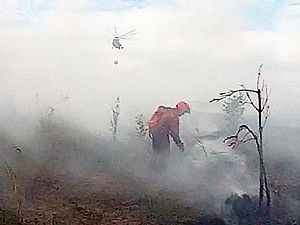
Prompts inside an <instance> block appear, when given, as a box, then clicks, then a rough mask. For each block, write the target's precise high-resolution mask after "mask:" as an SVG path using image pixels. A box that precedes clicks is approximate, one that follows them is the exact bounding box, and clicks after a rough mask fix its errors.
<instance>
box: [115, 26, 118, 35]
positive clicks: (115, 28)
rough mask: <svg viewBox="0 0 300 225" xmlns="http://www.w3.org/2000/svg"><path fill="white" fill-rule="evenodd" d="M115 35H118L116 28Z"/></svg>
mask: <svg viewBox="0 0 300 225" xmlns="http://www.w3.org/2000/svg"><path fill="white" fill-rule="evenodd" d="M115 35H116V36H117V35H118V33H117V28H116V27H115Z"/></svg>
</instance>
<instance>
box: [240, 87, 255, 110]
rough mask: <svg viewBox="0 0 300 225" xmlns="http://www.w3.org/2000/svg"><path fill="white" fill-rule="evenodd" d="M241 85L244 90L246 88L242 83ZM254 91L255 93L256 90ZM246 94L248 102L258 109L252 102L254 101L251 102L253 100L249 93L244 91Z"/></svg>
mask: <svg viewBox="0 0 300 225" xmlns="http://www.w3.org/2000/svg"><path fill="white" fill-rule="evenodd" d="M241 86H242V88H244V90H247V89H246V88H245V86H244V85H241ZM255 93H257V91H256V92H255ZM246 95H247V98H248V99H249V101H250V104H251V105H252V106H253V108H254V109H255V110H256V111H258V108H257V106H256V105H255V104H254V102H253V100H252V98H251V96H250V94H249V92H248V91H246Z"/></svg>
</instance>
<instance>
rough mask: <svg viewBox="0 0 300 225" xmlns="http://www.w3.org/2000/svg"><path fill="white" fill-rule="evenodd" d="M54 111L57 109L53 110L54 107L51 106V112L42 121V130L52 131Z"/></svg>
mask: <svg viewBox="0 0 300 225" xmlns="http://www.w3.org/2000/svg"><path fill="white" fill-rule="evenodd" d="M54 110H55V108H53V107H52V106H49V112H48V114H47V116H46V117H42V118H41V119H40V123H41V126H42V129H46V130H50V125H51V121H52V118H53V116H54Z"/></svg>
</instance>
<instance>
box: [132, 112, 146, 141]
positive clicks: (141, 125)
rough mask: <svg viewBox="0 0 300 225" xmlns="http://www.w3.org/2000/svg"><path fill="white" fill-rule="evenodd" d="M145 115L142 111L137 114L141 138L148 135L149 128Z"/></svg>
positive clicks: (138, 131)
mask: <svg viewBox="0 0 300 225" xmlns="http://www.w3.org/2000/svg"><path fill="white" fill-rule="evenodd" d="M144 121H145V116H144V115H143V114H142V113H141V114H138V115H137V116H135V123H136V128H135V129H136V132H137V134H138V136H139V137H140V138H144V137H146V135H147V131H148V128H147V126H146V125H145V122H144Z"/></svg>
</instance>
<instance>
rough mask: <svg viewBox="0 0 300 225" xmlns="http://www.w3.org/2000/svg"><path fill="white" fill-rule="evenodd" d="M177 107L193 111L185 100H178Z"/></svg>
mask: <svg viewBox="0 0 300 225" xmlns="http://www.w3.org/2000/svg"><path fill="white" fill-rule="evenodd" d="M176 108H177V109H179V110H180V111H182V112H186V113H191V109H190V106H189V105H188V104H187V103H186V102H184V101H180V102H178V103H177V104H176Z"/></svg>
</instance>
